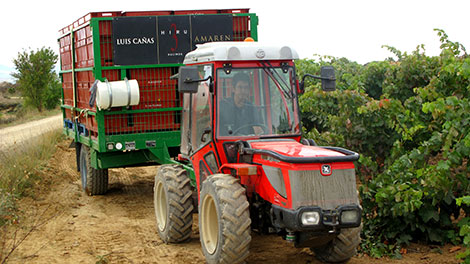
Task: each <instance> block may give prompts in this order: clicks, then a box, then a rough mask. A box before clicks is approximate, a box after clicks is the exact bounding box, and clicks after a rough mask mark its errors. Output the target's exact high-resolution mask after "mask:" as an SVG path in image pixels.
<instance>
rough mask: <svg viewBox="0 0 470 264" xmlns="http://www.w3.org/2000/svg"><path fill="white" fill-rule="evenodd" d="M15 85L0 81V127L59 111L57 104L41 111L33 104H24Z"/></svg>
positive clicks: (54, 113) (43, 116) (47, 115)
mask: <svg viewBox="0 0 470 264" xmlns="http://www.w3.org/2000/svg"><path fill="white" fill-rule="evenodd" d="M16 87H17V85H16V84H12V83H9V82H2V83H0V129H1V128H4V127H6V126H14V125H18V124H22V123H25V122H29V121H33V120H37V119H41V118H45V117H49V116H52V115H56V114H59V113H60V109H59V107H58V106H57V107H55V108H53V109H51V110H45V111H42V112H39V111H38V110H37V109H36V108H34V107H33V106H25V103H24V100H23V98H22V97H21V95H20V94H19V92H17V91H16ZM59 92H60V91H59Z"/></svg>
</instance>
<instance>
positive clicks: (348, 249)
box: [312, 226, 362, 263]
mask: <svg viewBox="0 0 470 264" xmlns="http://www.w3.org/2000/svg"><path fill="white" fill-rule="evenodd" d="M361 229H362V226H360V227H356V228H345V229H342V230H341V233H340V234H339V235H338V236H337V237H335V238H334V239H333V240H332V241H330V242H328V244H326V245H324V246H321V247H318V248H312V251H314V252H315V257H316V258H317V259H319V260H320V261H323V262H330V263H331V262H336V263H337V262H346V261H348V260H349V259H350V258H352V257H353V256H354V255H356V251H357V246H358V245H359V243H360V242H361Z"/></svg>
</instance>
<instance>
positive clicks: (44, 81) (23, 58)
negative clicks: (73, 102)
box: [12, 47, 58, 112]
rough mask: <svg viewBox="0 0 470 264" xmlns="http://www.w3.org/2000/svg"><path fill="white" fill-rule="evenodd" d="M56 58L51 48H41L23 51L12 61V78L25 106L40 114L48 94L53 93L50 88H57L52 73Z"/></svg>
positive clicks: (53, 72) (54, 76)
mask: <svg viewBox="0 0 470 264" xmlns="http://www.w3.org/2000/svg"><path fill="white" fill-rule="evenodd" d="M57 58H58V57H57V55H56V54H55V53H54V51H52V49H51V48H46V47H42V48H41V49H38V50H37V51H33V50H30V51H26V50H23V52H21V53H18V57H17V58H16V59H14V60H13V63H14V64H15V69H16V72H15V73H13V74H12V76H13V77H14V78H15V79H16V83H17V85H18V89H19V91H20V92H21V94H22V95H23V97H24V98H25V104H26V105H31V106H33V107H35V108H37V109H38V110H39V111H40V112H41V111H42V110H43V108H44V107H45V106H46V101H47V98H48V96H49V95H50V93H51V92H52V93H53V90H54V89H51V87H55V86H57V85H56V82H57V81H56V80H57V74H56V73H55V71H54V67H55V64H56V63H57ZM54 106H55V105H54ZM47 108H50V104H47Z"/></svg>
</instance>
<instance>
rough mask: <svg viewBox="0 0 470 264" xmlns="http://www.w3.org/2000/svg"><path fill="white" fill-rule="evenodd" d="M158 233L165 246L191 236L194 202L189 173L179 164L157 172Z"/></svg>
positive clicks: (155, 202)
mask: <svg viewBox="0 0 470 264" xmlns="http://www.w3.org/2000/svg"><path fill="white" fill-rule="evenodd" d="M153 193H154V196H153V197H154V198H153V201H154V208H155V218H156V223H157V230H158V234H159V235H160V238H161V239H162V240H163V242H165V243H178V242H183V241H185V240H187V239H188V238H189V237H190V236H191V231H192V226H193V214H192V212H193V209H194V206H193V199H192V189H191V185H190V180H189V177H188V172H187V171H186V170H185V169H184V168H183V167H182V166H181V165H175V164H171V165H170V164H167V165H162V166H160V167H159V168H158V170H157V175H156V176H155V185H154V192H153Z"/></svg>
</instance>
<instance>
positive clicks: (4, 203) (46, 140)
mask: <svg viewBox="0 0 470 264" xmlns="http://www.w3.org/2000/svg"><path fill="white" fill-rule="evenodd" d="M63 139H64V135H63V134H62V133H61V130H60V129H58V130H54V131H50V132H47V133H45V134H43V135H41V136H39V137H36V138H34V139H30V140H28V141H25V142H22V143H21V144H22V146H21V147H19V148H15V149H14V150H0V263H4V262H6V260H7V259H8V256H9V255H10V254H11V253H12V252H13V251H14V250H15V248H16V247H17V246H18V245H19V244H20V243H21V241H22V239H24V238H25V237H24V236H25V234H26V236H27V235H29V233H31V232H32V231H33V230H34V228H35V227H34V226H33V227H30V228H29V232H28V231H27V232H24V233H23V237H22V239H21V238H20V237H18V235H19V234H18V230H19V229H22V228H24V227H22V226H20V224H19V222H20V221H21V219H20V218H21V217H20V215H21V212H20V211H19V209H18V200H19V199H21V198H22V197H25V196H33V195H34V192H33V188H34V187H35V186H37V185H38V184H39V183H40V182H41V181H42V180H43V176H44V175H45V174H46V173H47V171H46V165H47V163H48V161H49V159H50V158H51V157H52V155H53V154H54V153H55V151H56V145H57V143H58V142H60V141H62V140H63ZM10 236H13V238H12V237H10ZM7 241H10V242H11V243H10V244H7Z"/></svg>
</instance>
